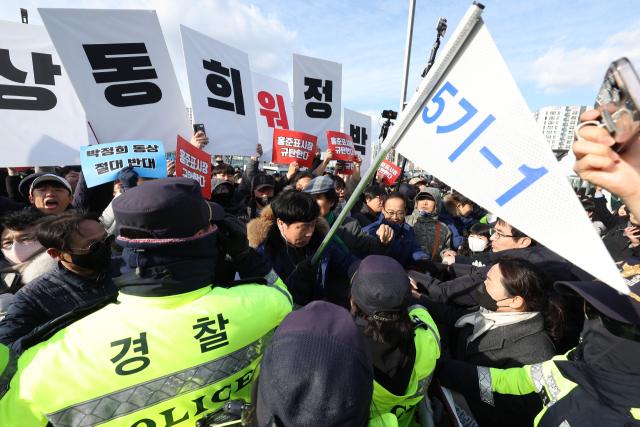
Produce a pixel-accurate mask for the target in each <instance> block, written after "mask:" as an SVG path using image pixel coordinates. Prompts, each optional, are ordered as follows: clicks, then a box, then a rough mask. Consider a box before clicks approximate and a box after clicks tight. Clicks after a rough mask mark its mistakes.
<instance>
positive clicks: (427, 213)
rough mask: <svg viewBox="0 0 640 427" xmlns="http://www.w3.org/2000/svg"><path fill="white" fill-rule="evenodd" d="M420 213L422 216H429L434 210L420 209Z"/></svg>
mask: <svg viewBox="0 0 640 427" xmlns="http://www.w3.org/2000/svg"><path fill="white" fill-rule="evenodd" d="M418 213H419V214H420V215H422V216H429V215H431V214H432V213H433V212H428V211H418Z"/></svg>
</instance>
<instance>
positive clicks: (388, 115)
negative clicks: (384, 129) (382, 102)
mask: <svg viewBox="0 0 640 427" xmlns="http://www.w3.org/2000/svg"><path fill="white" fill-rule="evenodd" d="M382 118H383V119H389V120H395V119H397V118H398V112H397V111H393V110H384V111H383V112H382Z"/></svg>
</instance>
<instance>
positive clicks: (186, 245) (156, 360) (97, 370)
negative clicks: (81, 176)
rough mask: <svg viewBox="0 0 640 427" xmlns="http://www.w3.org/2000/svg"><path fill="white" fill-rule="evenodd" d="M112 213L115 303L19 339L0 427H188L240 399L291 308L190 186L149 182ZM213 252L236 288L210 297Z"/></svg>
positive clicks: (238, 235) (237, 232)
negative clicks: (20, 349)
mask: <svg viewBox="0 0 640 427" xmlns="http://www.w3.org/2000/svg"><path fill="white" fill-rule="evenodd" d="M113 210H114V214H115V217H116V221H117V223H118V225H119V227H120V236H119V237H118V243H119V244H120V245H121V246H122V247H123V248H124V250H123V254H122V255H123V259H124V263H125V265H124V267H122V275H121V276H120V277H119V278H118V279H117V283H116V284H117V285H118V286H119V288H120V294H119V296H118V297H117V301H114V302H115V303H109V302H110V301H105V302H102V303H101V304H100V305H99V306H98V307H97V308H99V309H98V310H97V311H96V310H95V309H90V308H82V309H77V310H74V312H72V313H70V314H69V315H66V316H63V317H62V318H58V319H56V320H54V321H53V322H51V323H50V324H49V325H47V327H46V328H43V329H41V330H40V331H38V332H40V334H39V335H38V334H32V335H31V336H30V337H29V338H30V339H31V342H30V344H31V347H30V348H29V349H28V350H27V351H25V353H24V354H23V355H22V356H21V358H20V359H19V363H18V370H17V372H16V374H15V376H14V378H13V380H12V381H11V383H10V387H9V391H8V392H7V394H6V395H5V396H4V397H3V398H2V399H1V400H0V425H2V426H3V427H10V426H43V427H44V426H46V425H47V423H51V425H55V426H74V427H80V426H94V425H98V424H99V425H101V426H105V427H108V426H116V425H117V426H136V427H156V426H157V427H160V426H162V427H165V426H187V425H189V426H193V425H194V423H195V421H196V420H197V419H198V418H200V417H201V414H202V413H204V412H207V411H209V410H212V409H216V408H218V407H219V406H221V405H222V403H223V402H225V401H227V400H230V399H237V398H244V399H245V400H248V399H249V398H250V390H251V383H252V380H253V377H254V374H255V371H256V368H257V366H258V363H259V361H260V358H261V355H262V351H263V348H264V346H265V345H266V344H267V343H268V341H269V339H270V337H271V335H272V333H273V330H274V328H275V327H276V326H277V325H278V324H279V323H280V322H281V321H282V319H283V318H284V317H285V316H286V314H287V313H289V312H290V311H291V297H290V295H289V293H288V292H287V289H286V287H285V286H284V284H283V283H282V281H281V280H280V279H279V278H278V277H277V275H275V273H272V272H271V270H270V269H269V268H268V267H267V268H266V269H265V266H267V265H268V264H267V263H266V262H265V261H264V260H263V259H262V256H261V255H259V254H257V253H255V252H254V251H253V250H252V249H250V248H249V245H248V241H247V239H246V231H243V230H244V229H243V228H239V227H237V221H238V220H237V219H235V218H232V217H228V216H227V217H225V215H224V211H223V210H222V208H220V207H219V206H218V205H216V204H209V203H207V202H206V201H205V200H204V198H203V197H202V192H201V190H200V185H199V184H198V183H197V182H196V181H194V180H192V179H188V178H163V179H158V180H154V181H149V182H148V183H146V184H145V185H144V186H142V187H136V188H133V189H131V190H129V191H127V192H126V193H125V194H123V195H121V196H120V197H118V198H117V199H115V200H114V203H113ZM216 240H218V242H217V244H216ZM218 246H220V247H221V248H222V249H223V250H224V251H225V252H226V253H227V256H228V258H230V259H231V260H232V262H233V264H234V267H236V269H237V270H238V271H239V272H240V276H241V277H242V278H243V279H244V280H243V281H241V282H240V283H231V284H230V285H228V287H226V288H221V287H216V286H212V284H215V283H216V278H215V277H214V271H215V263H216V259H217V252H218ZM257 274H261V276H262V277H256V275H257ZM251 277H254V278H251ZM234 285H235V286H234ZM111 298H114V299H115V297H111ZM100 307H101V308H100ZM36 338H39V339H40V341H41V342H39V343H36V342H35V341H36Z"/></svg>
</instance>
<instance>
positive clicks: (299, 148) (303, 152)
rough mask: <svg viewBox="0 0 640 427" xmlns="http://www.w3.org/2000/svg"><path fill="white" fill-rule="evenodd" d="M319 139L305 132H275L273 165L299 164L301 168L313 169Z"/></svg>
mask: <svg viewBox="0 0 640 427" xmlns="http://www.w3.org/2000/svg"><path fill="white" fill-rule="evenodd" d="M317 140H318V139H317V138H316V137H315V136H313V135H309V134H306V133H303V132H296V131H292V130H286V129H275V130H274V131H273V151H272V157H271V161H272V162H273V163H284V164H287V165H288V164H291V163H293V162H298V164H299V165H300V167H306V168H309V167H311V164H312V163H313V156H314V155H315V151H316V143H317Z"/></svg>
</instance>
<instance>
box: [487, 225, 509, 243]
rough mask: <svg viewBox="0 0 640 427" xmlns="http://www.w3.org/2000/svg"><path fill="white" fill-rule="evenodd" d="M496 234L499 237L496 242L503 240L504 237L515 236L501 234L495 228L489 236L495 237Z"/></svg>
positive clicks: (490, 231)
mask: <svg viewBox="0 0 640 427" xmlns="http://www.w3.org/2000/svg"><path fill="white" fill-rule="evenodd" d="M494 234H495V235H497V236H498V237H497V238H496V240H498V239H501V238H503V237H514V236H512V235H510V234H502V233H500V232H499V231H498V230H496V229H495V228H492V229H490V230H489V235H490V236H493V235H494Z"/></svg>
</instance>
